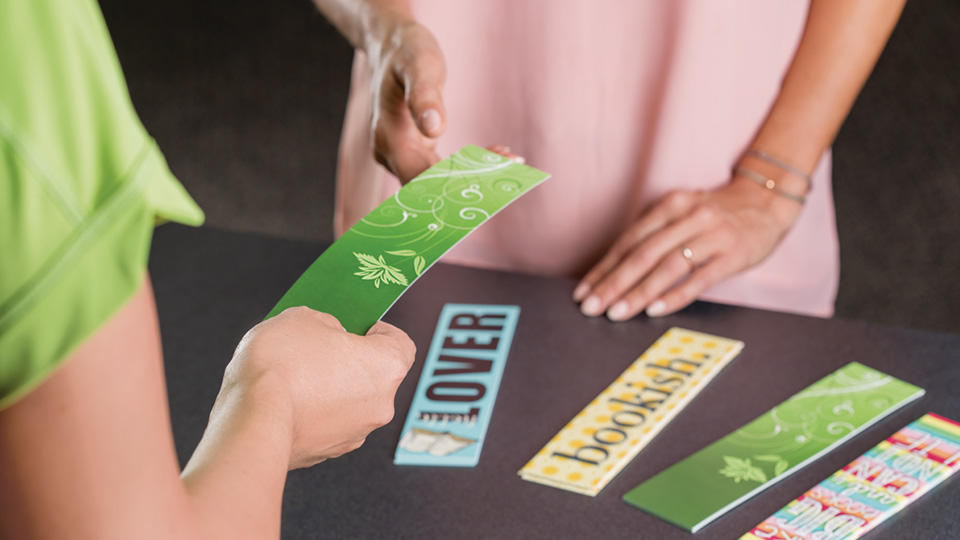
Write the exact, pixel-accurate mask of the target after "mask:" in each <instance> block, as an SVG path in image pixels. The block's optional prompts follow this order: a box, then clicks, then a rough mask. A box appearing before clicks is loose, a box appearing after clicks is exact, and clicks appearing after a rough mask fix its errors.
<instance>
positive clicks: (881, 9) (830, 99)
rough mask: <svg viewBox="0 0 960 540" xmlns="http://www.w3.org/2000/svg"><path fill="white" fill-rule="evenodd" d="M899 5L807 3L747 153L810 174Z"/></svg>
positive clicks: (892, 1)
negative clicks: (792, 51)
mask: <svg viewBox="0 0 960 540" xmlns="http://www.w3.org/2000/svg"><path fill="white" fill-rule="evenodd" d="M904 3H905V0H811V3H810V11H809V14H808V16H807V22H806V26H805V28H804V32H803V37H802V39H801V41H800V45H799V46H798V48H797V52H796V54H795V55H794V58H793V61H792V63H791V65H790V68H789V69H788V71H787V73H786V76H785V77H784V80H783V84H782V87H781V89H780V93H779V94H778V96H777V99H776V101H775V102H774V104H773V106H772V108H771V109H770V112H769V113H768V115H767V118H766V120H765V121H764V123H763V124H762V126H761V127H760V129H759V130H758V132H757V135H756V138H755V139H754V141H753V144H752V147H753V148H758V149H761V150H763V151H765V152H767V153H769V154H771V155H774V156H777V157H779V158H780V159H782V160H784V161H786V162H788V163H790V164H792V165H794V166H795V167H797V168H799V169H802V170H805V171H811V170H813V168H814V167H815V166H816V164H817V161H818V160H819V159H820V156H821V155H822V154H823V152H824V150H826V148H827V147H829V146H830V144H831V143H832V141H833V139H834V137H835V136H836V133H837V131H838V130H839V129H840V125H841V124H842V123H843V120H844V118H846V116H847V113H848V112H849V111H850V108H851V107H852V105H853V102H854V100H855V99H856V97H857V94H858V93H859V92H860V89H861V87H862V86H863V84H864V82H865V81H866V79H867V77H868V76H869V74H870V71H871V70H872V69H873V66H874V64H875V63H876V61H877V58H878V57H879V56H880V52H881V51H882V50H883V47H884V44H885V43H886V41H887V38H888V37H889V36H890V32H891V31H892V30H893V27H894V25H895V24H896V22H897V19H898V18H899V16H900V12H901V10H902V9H903V5H904ZM744 84H749V81H744ZM795 180H796V179H794V181H795Z"/></svg>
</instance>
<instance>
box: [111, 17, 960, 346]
mask: <svg viewBox="0 0 960 540" xmlns="http://www.w3.org/2000/svg"><path fill="white" fill-rule="evenodd" d="M101 5H102V7H103V11H104V13H105V16H106V19H107V24H108V26H109V28H110V31H111V34H112V36H113V38H114V41H115V42H116V46H117V49H118V52H119V55H120V61H121V63H122V65H123V68H124V72H125V73H126V75H127V79H128V83H129V86H130V92H131V94H132V96H133V101H134V104H135V105H136V107H137V110H138V112H139V113H140V115H141V117H142V119H143V121H144V124H146V126H147V128H148V129H149V130H150V132H151V133H152V134H153V135H154V137H156V139H157V140H158V142H159V144H160V147H161V148H162V149H163V151H164V153H165V154H166V156H167V159H168V161H169V163H170V166H171V168H172V169H173V171H174V173H176V174H177V175H178V176H179V178H180V179H181V180H182V181H183V183H184V184H185V185H186V186H187V188H188V190H189V191H190V192H191V193H192V194H193V196H194V197H195V198H196V199H197V201H198V202H199V203H200V205H201V206H202V207H203V208H204V210H205V211H206V213H207V224H209V225H212V226H215V227H221V228H227V229H232V230H241V231H255V232H260V233H264V234H268V235H275V236H282V237H285V238H292V239H307V240H321V241H323V240H329V239H331V237H332V234H331V220H332V200H333V185H334V171H335V167H336V150H337V140H338V136H339V133H340V127H341V122H342V119H343V109H344V105H345V103H346V95H347V87H348V82H349V72H350V62H351V54H352V53H351V49H350V47H349V46H348V45H347V44H346V42H345V41H343V39H342V38H340V36H339V35H338V34H337V33H336V31H335V30H334V29H333V28H332V27H331V26H330V25H328V24H327V23H326V22H325V21H324V19H323V18H322V17H321V16H320V15H319V14H318V13H317V12H316V10H315V9H314V8H313V6H312V5H311V4H310V2H309V1H308V0H277V1H274V2H263V1H256V2H255V1H251V0H232V1H230V2H227V1H223V0H204V1H201V2H197V1H191V0H166V1H163V2H146V1H130V0H102V1H101ZM958 30H960V2H957V1H956V0H925V1H923V2H916V1H915V2H909V3H908V4H907V7H906V10H905V12H904V14H903V17H902V19H901V21H900V24H899V25H898V27H897V29H896V30H895V31H894V33H893V36H892V38H891V40H890V43H889V45H888V47H887V50H886V51H885V52H884V54H883V56H882V57H881V59H880V62H879V64H878V65H877V68H876V70H875V72H874V74H873V75H872V77H871V78H870V80H869V81H868V82H867V85H866V87H865V89H864V91H863V93H862V95H861V97H860V99H859V100H858V101H857V103H856V105H855V106H854V108H853V111H852V112H851V114H850V117H849V119H848V120H847V122H846V124H845V125H844V127H843V129H842V130H841V132H840V134H839V136H838V138H837V141H836V144H835V146H834V150H835V154H834V192H835V197H836V203H837V220H838V226H839V230H840V243H841V257H842V271H841V282H840V293H839V297H838V300H837V315H838V316H840V317H845V318H855V319H864V320H870V321H877V322H885V323H892V324H896V325H900V326H907V327H917V328H928V329H935V330H945V331H951V332H960V283H958V281H957V279H956V276H957V270H958V269H960V249H958V245H960V212H958V211H957V208H958V206H960V205H958V203H960V178H958V177H960V172H958V171H960V157H958V149H960V129H958V128H960V99H958V96H960V76H958V68H957V66H958V64H960V38H958Z"/></svg>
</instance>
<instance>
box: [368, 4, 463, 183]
mask: <svg viewBox="0 0 960 540" xmlns="http://www.w3.org/2000/svg"><path fill="white" fill-rule="evenodd" d="M385 24H387V25H388V26H389V29H388V30H385V31H384V32H383V37H382V38H380V39H379V40H375V41H374V42H372V43H371V42H370V40H368V44H367V46H366V50H367V54H368V59H369V62H370V66H371V69H372V70H373V74H372V79H371V83H370V87H371V88H370V90H371V92H373V96H372V103H373V117H372V118H371V122H372V126H371V133H372V134H373V141H372V144H373V154H374V157H375V158H376V159H377V161H378V162H380V164H381V165H383V166H384V167H386V168H387V169H389V170H390V172H392V173H393V174H394V175H396V176H397V178H399V179H400V181H401V182H403V183H407V182H408V181H410V179H412V178H413V177H415V176H416V175H418V174H420V173H421V172H423V171H424V170H425V169H427V168H428V167H430V166H431V165H433V164H434V163H436V162H437V161H439V160H440V157H439V156H438V155H437V153H436V151H435V148H436V144H437V138H438V137H439V136H440V135H441V134H442V133H443V130H444V127H445V125H446V112H445V110H444V107H443V84H444V82H445V80H446V76H447V75H446V64H445V63H444V59H443V53H442V52H441V51H440V46H439V45H437V40H436V39H434V37H433V34H431V33H430V31H429V30H427V29H426V28H425V27H423V26H422V25H420V24H418V23H416V22H414V21H412V20H400V21H390V22H388V23H385Z"/></svg>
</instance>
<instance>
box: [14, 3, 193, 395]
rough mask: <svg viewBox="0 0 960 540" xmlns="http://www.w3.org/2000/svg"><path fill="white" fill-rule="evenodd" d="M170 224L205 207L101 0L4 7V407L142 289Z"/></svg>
mask: <svg viewBox="0 0 960 540" xmlns="http://www.w3.org/2000/svg"><path fill="white" fill-rule="evenodd" d="M165 219H168V220H176V221H180V222H183V223H187V224H191V225H199V224H200V223H201V222H202V221H203V213H202V212H201V211H200V209H199V208H198V207H197V205H196V204H195V203H194V202H193V200H192V199H191V198H190V197H189V195H187V193H186V191H185V190H184V189H183V187H182V186H181V185H180V184H179V183H178V182H177V180H176V179H175V178H174V177H173V175H172V174H171V173H170V171H169V169H168V168H167V165H166V163H165V161H164V159H163V157H162V155H161V154H160V151H159V150H158V149H157V146H156V143H155V142H154V141H153V139H151V138H150V137H149V135H147V133H146V131H145V130H144V128H143V125H142V124H141V123H140V121H139V119H138V118H137V115H136V113H135V112H134V110H133V105H132V104H131V102H130V97H129V95H128V93H127V89H126V85H125V84H124V80H123V75H122V73H121V71H120V66H119V62H118V61H117V57H116V53H115V51H114V49H113V46H112V44H111V42H110V37H109V34H108V33H107V29H106V25H105V24H104V21H103V17H102V15H101V14H100V11H99V7H98V6H97V4H96V2H94V1H93V0H0V408H3V407H5V406H9V405H10V404H12V403H13V402H14V401H15V400H17V399H18V398H19V397H21V396H23V395H24V394H26V393H27V392H29V391H30V390H31V389H32V388H34V387H36V386H37V385H38V384H40V383H41V382H43V380H44V379H45V378H46V377H47V376H49V374H50V373H51V372H52V371H53V370H54V369H55V368H56V367H57V366H58V365H59V364H60V363H61V362H62V361H63V360H64V359H65V358H66V357H67V356H69V354H70V353H71V351H73V350H74V349H75V348H76V347H77V346H78V345H79V344H81V343H82V342H83V341H84V340H85V339H86V338H88V337H89V336H90V335H92V334H93V333H94V332H95V331H96V330H97V328H99V327H100V326H101V325H102V324H103V323H105V322H106V321H107V320H108V319H109V318H110V317H111V316H112V315H113V314H114V313H115V312H116V311H117V310H118V309H119V308H120V307H121V306H122V305H123V304H124V303H125V302H126V301H127V300H128V299H129V298H130V297H131V296H132V295H133V293H134V292H135V291H136V289H137V287H138V286H139V284H140V282H141V281H142V279H143V275H144V272H145V268H146V262H147V252H148V250H149V247H150V240H151V238H152V232H153V227H154V224H155V223H157V221H158V220H165ZM131 360H133V359H131Z"/></svg>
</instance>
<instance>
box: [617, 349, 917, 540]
mask: <svg viewBox="0 0 960 540" xmlns="http://www.w3.org/2000/svg"><path fill="white" fill-rule="evenodd" d="M922 395H923V389H921V388H918V387H916V386H913V385H912V384H908V383H905V382H903V381H901V380H899V379H896V378H894V377H891V376H889V375H887V374H885V373H881V372H879V371H877V370H875V369H871V368H869V367H867V366H864V365H863V364H859V363H857V362H851V363H849V364H847V365H845V366H843V367H842V368H840V369H838V370H837V371H834V372H833V373H831V374H830V375H827V376H826V377H824V378H822V379H820V380H819V381H817V382H815V383H813V384H812V385H810V386H808V387H807V388H806V389H804V390H803V391H801V392H800V393H798V394H794V395H793V396H792V397H790V398H789V399H787V400H786V401H784V402H783V403H781V404H780V405H777V406H776V407H774V408H773V409H771V410H769V411H767V412H766V413H765V414H763V415H762V416H760V417H759V418H757V419H755V420H753V421H752V422H750V423H749V424H747V425H746V426H743V427H742V428H740V429H738V430H737V431H735V432H733V433H731V434H729V435H727V436H725V437H723V438H722V439H720V440H718V441H716V442H714V443H713V444H711V445H710V446H707V447H706V448H704V449H703V450H700V451H699V452H696V453H695V454H693V455H691V456H689V457H687V458H686V459H684V460H682V461H680V462H679V463H676V464H674V465H673V466H671V467H669V468H667V469H666V470H664V471H662V472H661V473H659V474H657V475H656V476H654V477H653V478H651V479H649V480H647V481H646V482H644V483H642V484H640V485H639V486H637V487H635V488H633V490H631V491H630V492H628V493H627V494H626V495H624V497H623V499H624V501H626V502H628V503H630V504H632V505H634V506H637V507H639V508H642V509H644V510H646V511H648V512H650V513H651V514H654V515H656V516H658V517H660V518H663V519H665V520H667V521H669V522H671V523H673V524H675V525H679V526H680V527H683V528H684V529H687V530H688V531H690V532H697V531H698V530H699V529H700V528H701V527H703V526H704V525H706V524H708V523H710V522H711V521H713V520H714V519H716V518H718V517H720V516H721V515H723V514H724V513H726V512H728V511H729V510H731V509H732V508H734V507H735V506H737V505H738V504H740V503H741V502H743V501H745V500H747V499H748V498H750V497H752V496H754V495H756V494H757V493H759V492H760V491H762V490H764V489H766V488H768V487H770V486H771V485H773V484H774V483H776V482H777V481H779V480H781V479H782V478H784V477H786V476H788V475H790V474H791V473H793V472H794V471H796V470H798V469H799V468H800V467H803V466H804V465H806V464H807V463H809V462H811V461H813V460H815V459H817V458H819V457H820V456H822V455H823V454H825V453H827V452H829V451H830V450H832V449H833V448H835V447H836V446H838V445H840V444H843V442H845V441H847V440H848V439H850V438H851V437H853V436H854V435H856V434H858V433H860V432H861V431H863V430H864V429H867V428H868V427H869V426H871V425H873V424H874V423H875V422H877V421H879V420H880V419H881V418H883V417H885V416H887V415H888V414H890V413H892V412H893V411H895V410H897V409H898V408H900V407H902V406H903V405H905V404H907V403H909V402H910V401H913V400H915V399H917V398H919V397H920V396H922Z"/></svg>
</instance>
